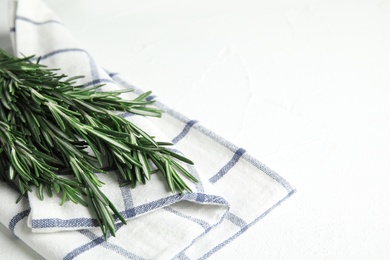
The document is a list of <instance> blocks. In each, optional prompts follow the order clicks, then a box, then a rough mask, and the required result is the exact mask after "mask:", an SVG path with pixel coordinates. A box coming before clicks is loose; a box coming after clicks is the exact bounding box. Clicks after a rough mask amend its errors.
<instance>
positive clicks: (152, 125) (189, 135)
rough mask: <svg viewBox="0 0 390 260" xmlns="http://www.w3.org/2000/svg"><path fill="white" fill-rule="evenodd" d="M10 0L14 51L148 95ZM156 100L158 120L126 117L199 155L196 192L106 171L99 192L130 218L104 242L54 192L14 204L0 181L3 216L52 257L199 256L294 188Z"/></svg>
mask: <svg viewBox="0 0 390 260" xmlns="http://www.w3.org/2000/svg"><path fill="white" fill-rule="evenodd" d="M10 6H11V8H10V9H11V10H10V21H11V25H12V26H11V36H12V41H13V47H14V51H15V55H18V56H21V55H33V54H35V55H37V56H40V57H41V61H40V62H41V63H42V64H45V65H47V66H48V67H50V68H61V72H63V73H65V74H67V75H85V77H84V78H83V79H80V82H79V83H83V84H86V85H93V84H101V83H104V84H105V86H104V87H103V89H123V88H131V89H133V90H134V92H133V93H132V94H128V97H129V98H132V96H134V95H136V94H140V93H142V90H140V89H138V88H136V87H134V86H132V85H131V84H129V83H128V81H126V80H124V79H122V77H121V76H119V75H118V74H116V73H109V72H107V71H105V70H104V69H102V67H100V66H99V65H98V64H97V63H96V62H95V60H94V59H93V57H91V55H90V54H89V53H88V52H87V51H86V50H84V49H82V48H80V46H79V44H78V43H77V42H76V40H75V39H74V38H73V37H72V35H71V34H70V32H69V31H68V30H67V29H66V27H65V26H64V25H63V24H62V23H61V21H60V20H59V19H58V18H57V17H56V15H54V14H53V13H52V12H51V11H50V10H49V9H48V8H47V7H46V6H45V5H44V4H43V3H42V2H41V1H40V0H19V1H14V2H12V4H11V5H10ZM155 106H156V107H158V108H160V109H162V110H164V111H165V113H164V115H163V117H162V118H161V119H160V118H144V117H141V116H135V115H130V114H128V113H124V114H123V115H122V116H123V117H125V118H126V119H128V120H130V121H132V122H134V123H135V124H137V125H138V126H140V127H141V128H143V129H145V130H146V131H147V132H148V133H150V134H152V135H154V136H156V138H157V140H159V141H171V142H172V143H174V147H173V149H175V150H176V151H177V152H179V153H182V154H184V155H185V156H186V157H188V158H191V159H192V160H193V161H194V163H195V165H194V166H188V170H189V171H190V172H191V173H192V174H193V175H194V176H196V177H197V178H198V179H199V180H200V181H199V183H190V182H189V183H190V188H191V189H192V190H193V192H192V193H186V194H183V195H178V194H172V193H170V192H169V191H168V188H167V186H166V183H165V181H164V180H163V179H162V178H161V177H159V174H154V175H153V176H152V180H151V181H150V182H148V183H147V184H146V185H138V186H137V188H136V189H131V188H129V187H119V185H118V178H120V176H118V175H116V174H115V172H111V173H110V174H109V175H103V174H100V175H99V178H100V179H101V180H102V181H103V182H105V183H106V185H104V187H103V188H102V190H103V192H104V193H105V194H107V196H108V197H109V199H110V200H111V201H113V203H114V204H115V205H116V206H117V208H118V210H119V211H120V212H121V214H122V215H123V216H124V217H125V218H126V219H127V220H128V221H127V222H128V223H127V225H123V224H121V223H117V225H116V229H117V232H116V237H109V238H108V240H107V241H105V240H104V238H103V236H102V234H101V232H100V229H99V228H98V225H97V222H96V220H95V219H94V218H93V214H91V212H90V210H89V209H88V208H86V207H83V206H80V205H76V204H73V203H72V202H68V203H65V205H63V206H59V203H60V200H61V199H60V198H59V197H56V196H54V197H53V198H49V197H48V196H45V200H44V201H40V200H39V199H38V196H37V194H36V192H35V190H34V191H33V192H32V193H29V195H28V199H23V200H22V201H21V202H20V203H19V204H13V203H10V202H13V201H15V200H16V199H17V197H18V192H17V191H16V190H15V189H14V188H13V187H12V185H8V184H5V183H0V196H1V197H2V200H0V212H1V215H0V222H1V223H3V224H4V225H6V226H7V227H9V229H10V230H11V231H12V232H14V234H15V235H16V236H18V237H19V238H20V239H22V240H23V241H24V242H25V243H26V244H27V245H29V246H30V247H31V248H32V249H34V250H35V251H37V252H38V253H39V254H40V255H42V256H43V257H45V258H48V259H73V258H77V257H79V258H82V259H89V258H96V257H98V258H99V259H101V258H106V257H107V258H108V257H110V258H115V259H120V258H130V259H155V258H158V259H200V258H207V257H209V256H211V255H212V254H213V253H215V252H216V251H218V250H220V249H221V248H223V247H224V246H225V245H227V244H229V243H230V242H231V241H232V240H234V239H235V238H236V237H238V236H239V235H241V234H242V233H243V232H244V231H245V230H247V229H248V228H249V227H250V226H252V225H253V224H254V223H256V222H257V221H258V220H260V219H261V218H263V217H264V216H265V215H267V214H268V213H269V212H270V211H271V210H272V209H273V208H275V207H276V206H277V205H279V204H280V203H281V202H282V201H284V200H285V199H286V198H288V197H289V196H290V195H291V194H293V193H294V190H293V189H292V187H291V186H290V185H289V184H288V183H287V182H286V181H285V180H284V179H283V178H282V177H280V176H279V175H277V174H276V173H275V172H273V171H272V170H270V169H268V168H267V167H266V166H264V165H263V164H261V163H260V162H259V161H257V160H256V159H254V158H253V157H251V156H250V155H249V154H248V153H246V151H245V150H244V149H242V148H239V147H236V146H235V145H233V144H231V143H230V142H229V141H227V140H225V139H223V138H221V137H219V136H218V135H216V134H215V133H213V132H211V131H209V130H208V129H207V128H205V127H203V126H202V125H200V124H199V123H198V122H197V121H195V120H190V119H188V118H186V117H185V116H183V115H181V114H180V113H178V112H176V111H174V110H172V109H170V108H169V107H167V106H166V105H164V104H162V103H161V102H159V101H158V100H157V101H156V103H155Z"/></svg>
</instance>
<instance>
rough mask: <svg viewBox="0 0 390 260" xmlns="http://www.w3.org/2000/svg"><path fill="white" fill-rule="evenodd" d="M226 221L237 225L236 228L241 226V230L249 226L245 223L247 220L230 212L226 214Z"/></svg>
mask: <svg viewBox="0 0 390 260" xmlns="http://www.w3.org/2000/svg"><path fill="white" fill-rule="evenodd" d="M226 219H227V220H229V221H230V222H232V223H233V224H235V225H236V226H239V227H240V228H244V227H245V226H247V225H248V224H247V223H246V222H245V220H243V219H242V218H240V217H239V216H237V215H235V214H233V213H231V212H228V213H227V214H226Z"/></svg>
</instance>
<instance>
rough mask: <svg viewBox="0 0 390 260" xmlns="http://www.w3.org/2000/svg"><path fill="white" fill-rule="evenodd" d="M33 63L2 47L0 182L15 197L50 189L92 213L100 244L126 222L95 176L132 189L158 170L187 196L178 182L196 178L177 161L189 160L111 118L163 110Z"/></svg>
mask: <svg viewBox="0 0 390 260" xmlns="http://www.w3.org/2000/svg"><path fill="white" fill-rule="evenodd" d="M32 57H33V56H30V57H24V58H16V57H13V56H11V55H10V54H8V53H6V52H5V51H3V50H1V49H0V145H1V147H0V155H1V156H0V180H2V181H13V182H14V183H15V184H16V185H17V186H18V188H19V191H20V194H21V197H23V196H24V195H25V194H26V193H27V192H28V191H31V190H32V189H31V186H36V187H37V188H38V197H39V198H40V199H44V191H45V190H46V191H47V193H48V194H49V195H50V196H51V195H52V194H53V191H54V192H55V193H58V194H60V195H61V196H62V203H64V202H65V201H68V200H70V201H72V202H74V203H80V204H82V205H84V206H89V207H91V208H92V210H93V212H94V214H95V216H94V217H95V218H96V219H97V222H98V223H99V225H100V228H101V230H102V232H103V234H104V236H105V237H106V238H107V237H108V235H109V234H111V235H113V236H115V219H119V220H120V221H122V222H123V223H125V222H126V221H125V219H124V218H123V217H122V215H121V214H120V213H119V212H118V210H117V209H116V208H115V206H114V205H113V204H112V202H111V201H109V199H108V198H107V197H106V195H105V194H104V193H103V192H102V191H101V190H100V187H101V186H102V185H103V183H102V182H101V181H100V180H99V178H98V177H97V175H96V173H98V172H101V173H108V172H107V171H106V169H110V170H117V171H118V172H119V174H120V175H121V177H122V179H123V182H122V183H120V185H131V186H132V187H135V186H136V184H137V183H139V182H141V183H146V182H147V181H148V180H150V178H151V175H152V174H154V173H156V172H159V173H161V174H162V175H163V176H164V177H165V179H166V181H167V186H168V187H169V189H170V190H171V191H172V192H176V191H178V192H180V193H182V192H185V191H190V189H189V188H188V186H187V185H186V184H185V182H184V181H183V180H182V178H181V176H185V177H186V178H188V179H190V180H191V181H197V180H196V178H195V177H194V176H192V175H191V174H190V173H189V172H188V171H187V170H186V169H185V168H184V167H182V166H181V165H180V162H181V163H187V164H192V161H191V160H189V159H188V158H186V157H184V156H182V155H180V154H177V153H175V152H172V151H171V150H169V149H168V148H166V146H168V145H170V143H167V142H157V141H155V140H154V138H153V137H152V136H150V135H148V134H147V133H146V132H145V131H143V130H142V129H141V128H139V127H138V126H136V125H134V124H133V123H131V122H129V121H127V120H126V119H124V118H122V117H120V116H118V113H116V112H118V111H122V112H130V113H133V114H138V115H143V116H154V117H160V116H161V114H162V111H160V110H158V109H156V108H154V107H152V106H150V105H151V104H152V103H153V101H151V100H148V97H149V96H150V94H151V92H146V93H144V94H142V95H140V96H138V97H137V98H135V99H134V100H125V99H123V98H121V96H120V94H122V93H124V92H128V91H129V90H116V91H96V89H97V88H99V87H101V86H102V85H95V86H91V87H85V86H83V85H77V84H76V83H75V82H76V81H75V80H76V79H78V78H79V77H72V78H68V79H66V78H67V76H66V75H58V74H56V73H55V70H53V69H48V68H46V67H45V66H44V65H41V64H39V63H38V62H37V63H33V62H31V61H30V59H31V58H32ZM87 147H89V148H91V150H92V153H88V152H87V151H86V148H87ZM97 165H98V166H97ZM61 172H69V173H70V174H71V175H72V176H73V177H74V178H72V179H69V178H65V177H63V176H62V175H61ZM21 197H20V198H21Z"/></svg>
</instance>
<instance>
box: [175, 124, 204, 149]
mask: <svg viewBox="0 0 390 260" xmlns="http://www.w3.org/2000/svg"><path fill="white" fill-rule="evenodd" d="M197 122H198V121H196V120H190V121H188V122H187V124H186V125H185V127H184V129H183V131H181V132H180V134H178V135H177V136H176V137H175V138H173V139H172V143H174V144H176V143H177V142H179V141H180V140H181V139H183V138H184V137H185V136H186V135H187V134H188V132H189V131H190V130H191V128H192V126H193V125H194V124H196V123H197Z"/></svg>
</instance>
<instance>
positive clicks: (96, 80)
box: [83, 79, 113, 87]
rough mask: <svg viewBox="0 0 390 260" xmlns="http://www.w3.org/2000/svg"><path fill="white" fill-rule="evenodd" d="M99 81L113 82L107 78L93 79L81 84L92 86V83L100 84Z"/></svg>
mask: <svg viewBox="0 0 390 260" xmlns="http://www.w3.org/2000/svg"><path fill="white" fill-rule="evenodd" d="M101 83H113V81H112V80H109V79H94V80H92V81H89V82H87V83H85V84H84V85H83V86H84V87H89V86H93V85H97V84H101Z"/></svg>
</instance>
